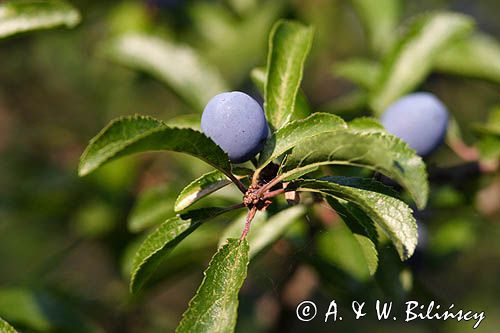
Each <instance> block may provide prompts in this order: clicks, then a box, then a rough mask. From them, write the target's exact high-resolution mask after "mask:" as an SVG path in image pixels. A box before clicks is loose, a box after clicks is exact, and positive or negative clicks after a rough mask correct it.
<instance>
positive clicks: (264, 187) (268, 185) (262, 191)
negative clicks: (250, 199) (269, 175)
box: [259, 176, 282, 195]
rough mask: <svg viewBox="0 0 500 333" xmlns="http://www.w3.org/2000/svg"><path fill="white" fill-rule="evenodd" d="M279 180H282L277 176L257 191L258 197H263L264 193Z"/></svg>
mask: <svg viewBox="0 0 500 333" xmlns="http://www.w3.org/2000/svg"><path fill="white" fill-rule="evenodd" d="M281 180H282V179H281V177H280V176H278V177H276V178H274V179H273V180H271V181H270V182H269V183H267V184H266V185H264V186H262V188H261V189H260V190H259V195H263V194H264V193H266V192H267V191H269V190H270V189H271V188H272V187H273V186H274V185H276V184H278V183H279V182H280V181H281Z"/></svg>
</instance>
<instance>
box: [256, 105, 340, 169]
mask: <svg viewBox="0 0 500 333" xmlns="http://www.w3.org/2000/svg"><path fill="white" fill-rule="evenodd" d="M338 128H347V125H346V123H345V122H344V121H343V120H342V118H340V117H337V116H335V115H333V114H329V113H314V114H312V115H310V116H309V117H307V118H306V119H302V120H295V121H293V122H291V123H289V124H287V125H286V126H284V127H282V128H281V129H279V130H278V131H276V132H275V133H274V134H273V135H272V136H271V137H270V138H269V139H268V140H267V141H266V143H265V145H264V148H263V149H262V151H261V153H260V157H259V159H260V162H259V164H260V166H259V169H258V170H261V169H263V168H264V167H265V166H266V165H267V164H269V163H270V162H271V161H272V160H274V159H275V158H277V157H279V156H280V155H282V154H284V153H285V152H287V151H288V150H290V149H291V148H293V147H294V146H295V145H296V144H297V143H299V142H300V141H301V140H303V139H304V138H307V137H311V136H314V135H317V134H320V133H326V132H331V131H334V130H336V129H338Z"/></svg>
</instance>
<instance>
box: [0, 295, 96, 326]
mask: <svg viewBox="0 0 500 333" xmlns="http://www.w3.org/2000/svg"><path fill="white" fill-rule="evenodd" d="M0 313H1V314H2V316H3V317H4V318H6V319H8V320H9V321H10V322H13V323H16V324H17V325H20V326H22V327H26V328H29V329H31V330H34V331H37V332H38V331H42V332H75V333H90V332H102V331H101V330H100V329H99V328H98V327H96V326H95V325H94V324H92V323H91V322H89V321H88V320H87V319H86V318H84V317H83V316H82V315H80V314H79V313H77V312H75V311H74V310H73V309H71V308H70V307H68V305H67V304H65V303H63V302H62V301H60V300H59V299H57V298H55V297H54V296H52V295H49V294H47V293H44V292H38V291H33V290H29V289H24V288H4V289H0ZM1 328H2V322H1V321H0V332H3V331H2V330H1ZM7 332H9V331H7Z"/></svg>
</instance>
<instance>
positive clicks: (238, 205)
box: [224, 202, 245, 211]
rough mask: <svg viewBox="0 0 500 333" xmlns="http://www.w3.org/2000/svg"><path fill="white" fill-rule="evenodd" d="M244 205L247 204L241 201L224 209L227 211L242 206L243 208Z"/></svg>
mask: <svg viewBox="0 0 500 333" xmlns="http://www.w3.org/2000/svg"><path fill="white" fill-rule="evenodd" d="M243 207H245V205H244V204H243V203H242V202H240V203H239V204H235V205H232V206H229V207H226V208H224V210H225V211H230V210H235V209H240V208H243Z"/></svg>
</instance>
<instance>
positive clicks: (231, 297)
mask: <svg viewBox="0 0 500 333" xmlns="http://www.w3.org/2000/svg"><path fill="white" fill-rule="evenodd" d="M248 248H249V246H248V242H247V240H246V239H245V240H243V241H241V242H240V241H239V240H238V239H230V240H228V242H227V244H226V245H224V246H223V247H222V248H221V249H219V251H217V253H216V254H215V256H214V257H213V259H212V261H210V264H209V265H208V268H207V270H206V271H205V273H204V274H205V277H204V278H203V281H202V283H201V285H200V287H199V288H198V290H197V292H196V295H195V296H194V297H193V299H191V301H190V302H189V308H188V309H187V310H186V312H184V315H183V316H182V320H181V322H180V323H179V326H178V327H177V329H176V332H178V333H183V332H186V333H191V332H200V333H201V332H206V333H208V332H214V333H215V332H217V333H224V332H234V328H235V326H236V319H237V315H238V293H239V290H240V288H241V286H242V285H243V281H244V280H245V278H246V275H247V266H248V261H249V258H248Z"/></svg>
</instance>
